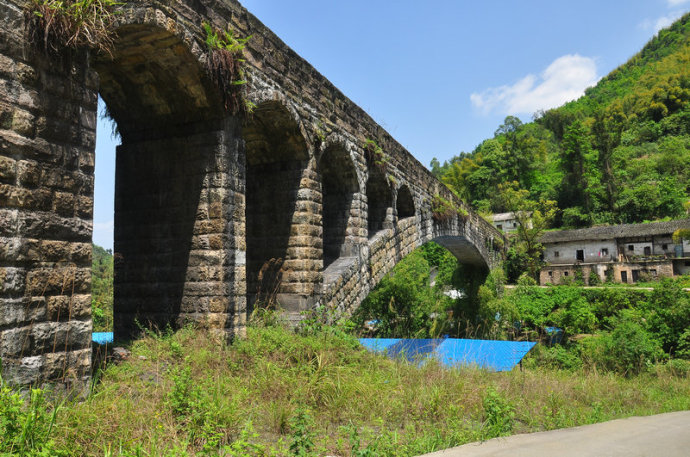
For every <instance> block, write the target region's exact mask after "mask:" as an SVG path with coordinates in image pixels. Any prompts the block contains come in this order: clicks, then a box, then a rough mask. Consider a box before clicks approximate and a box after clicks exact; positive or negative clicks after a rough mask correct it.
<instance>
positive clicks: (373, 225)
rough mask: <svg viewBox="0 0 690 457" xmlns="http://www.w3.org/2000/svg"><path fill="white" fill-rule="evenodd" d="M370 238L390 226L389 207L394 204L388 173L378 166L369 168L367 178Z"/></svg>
mask: <svg viewBox="0 0 690 457" xmlns="http://www.w3.org/2000/svg"><path fill="white" fill-rule="evenodd" d="M367 205H368V206H367V208H368V212H367V214H368V228H369V238H372V237H373V236H374V235H376V233H378V232H379V231H381V230H383V229H385V228H390V227H389V225H390V224H389V223H390V221H389V217H388V216H389V209H391V208H392V206H393V190H392V188H391V185H390V183H389V182H388V179H387V178H386V175H385V174H384V172H383V171H382V170H380V169H379V168H377V167H371V168H369V179H367Z"/></svg>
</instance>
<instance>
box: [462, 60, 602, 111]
mask: <svg viewBox="0 0 690 457" xmlns="http://www.w3.org/2000/svg"><path fill="white" fill-rule="evenodd" d="M598 80H599V77H598V76H597V65H596V62H595V61H594V59H593V58H591V57H583V56H580V55H578V54H574V55H573V54H569V55H565V56H562V57H559V58H558V59H556V60H554V61H553V62H552V63H551V65H549V66H548V67H547V68H546V70H544V72H543V73H542V74H541V75H539V76H536V75H532V74H530V75H527V76H525V77H524V78H522V79H520V80H519V81H518V82H516V83H515V84H513V85H512V86H500V87H493V88H489V89H486V90H484V91H483V92H481V93H476V92H475V93H473V94H472V95H470V101H471V102H472V105H474V107H475V108H477V109H478V110H479V111H480V112H482V113H483V114H489V113H491V112H500V113H502V114H523V113H524V114H532V113H534V112H536V111H538V110H540V109H550V108H555V107H557V106H560V105H562V104H563V103H565V102H569V101H571V100H575V99H577V98H579V97H580V96H582V95H583V94H584V92H585V89H586V88H587V87H590V86H593V85H594V84H596V82H597V81H598Z"/></svg>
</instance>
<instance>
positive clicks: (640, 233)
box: [540, 219, 690, 284]
mask: <svg viewBox="0 0 690 457" xmlns="http://www.w3.org/2000/svg"><path fill="white" fill-rule="evenodd" d="M687 228H690V219H683V220H677V221H668V222H653V223H649V224H624V225H614V226H605V227H592V228H587V229H577V230H561V231H556V232H548V233H545V234H544V235H543V236H542V237H541V239H540V241H541V243H542V244H543V245H544V248H545V249H544V261H545V262H546V266H545V267H544V268H543V269H542V271H541V274H540V283H541V284H560V283H562V282H565V281H568V278H569V277H570V278H573V277H575V275H576V274H577V272H582V276H583V278H584V280H585V281H588V279H589V277H590V275H591V273H592V272H595V273H596V274H597V275H598V276H599V279H600V280H601V281H602V282H603V281H605V280H606V279H607V278H609V279H610V280H613V281H615V282H621V283H633V282H638V281H640V280H643V279H655V278H659V277H671V276H676V275H684V274H690V242H688V241H687V240H685V241H682V242H681V243H674V241H673V232H675V231H676V230H678V229H687Z"/></svg>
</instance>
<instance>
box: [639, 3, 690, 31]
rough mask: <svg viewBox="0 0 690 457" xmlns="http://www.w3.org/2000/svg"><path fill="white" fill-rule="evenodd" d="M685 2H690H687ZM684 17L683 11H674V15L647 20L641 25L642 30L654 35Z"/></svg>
mask: <svg viewBox="0 0 690 457" xmlns="http://www.w3.org/2000/svg"><path fill="white" fill-rule="evenodd" d="M685 1H690V0H685ZM682 15H683V12H682V11H674V12H672V13H669V14H667V15H665V16H661V17H659V18H656V19H645V20H644V21H642V23H641V24H640V28H642V30H651V31H653V32H654V33H656V32H658V31H659V30H661V29H664V28H666V27H668V26H669V25H671V24H673V23H674V22H675V21H676V20H677V19H679V18H680V17H681V16H682Z"/></svg>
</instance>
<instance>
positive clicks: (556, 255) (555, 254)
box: [553, 251, 561, 257]
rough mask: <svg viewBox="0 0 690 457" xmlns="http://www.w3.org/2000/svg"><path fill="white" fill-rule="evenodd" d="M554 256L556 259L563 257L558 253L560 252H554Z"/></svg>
mask: <svg viewBox="0 0 690 457" xmlns="http://www.w3.org/2000/svg"><path fill="white" fill-rule="evenodd" d="M553 256H554V257H560V256H561V253H560V252H558V251H554V253H553Z"/></svg>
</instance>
